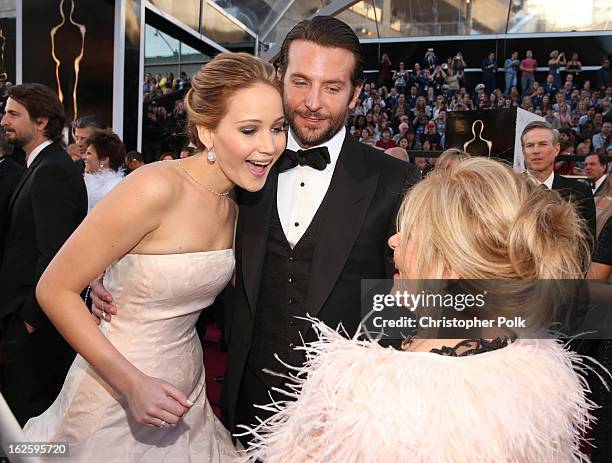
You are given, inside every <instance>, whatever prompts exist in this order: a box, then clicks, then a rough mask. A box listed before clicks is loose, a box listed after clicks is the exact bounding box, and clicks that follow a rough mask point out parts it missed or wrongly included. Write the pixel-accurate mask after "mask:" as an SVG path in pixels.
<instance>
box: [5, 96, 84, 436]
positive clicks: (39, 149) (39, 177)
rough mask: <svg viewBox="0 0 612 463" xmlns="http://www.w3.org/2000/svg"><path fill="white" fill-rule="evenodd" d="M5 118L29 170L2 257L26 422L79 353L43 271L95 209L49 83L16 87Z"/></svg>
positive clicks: (10, 365)
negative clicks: (64, 139)
mask: <svg viewBox="0 0 612 463" xmlns="http://www.w3.org/2000/svg"><path fill="white" fill-rule="evenodd" d="M5 111H6V113H5V115H4V117H3V118H2V127H3V128H4V129H5V132H6V137H7V140H8V141H9V142H11V143H13V144H15V145H17V146H19V147H21V148H22V149H23V151H24V152H25V155H26V160H27V169H26V171H25V172H24V173H23V175H22V176H21V179H20V180H19V183H18V184H17V186H16V187H15V190H14V192H13V195H12V197H11V200H10V202H9V206H8V226H7V230H6V236H5V238H4V243H3V248H4V252H3V256H2V262H1V263H0V391H1V392H2V394H3V395H4V397H5V399H6V401H7V402H8V404H9V406H10V407H11V409H12V411H13V412H14V414H15V416H16V417H17V420H18V421H19V423H20V424H21V425H24V424H25V422H26V421H27V420H28V419H29V418H31V417H32V416H36V415H39V414H40V413H42V412H43V411H44V410H46V409H47V408H48V407H49V406H50V405H51V403H52V402H53V401H54V400H55V398H56V396H57V394H58V392H59V390H60V389H61V386H62V384H63V381H64V378H65V376H66V372H67V371H68V368H69V366H70V363H71V362H72V359H73V358H74V352H73V351H72V349H71V348H70V347H69V346H68V344H67V343H66V342H65V341H64V340H63V338H62V337H61V336H60V335H59V333H58V332H57V330H56V329H55V328H54V327H53V325H52V324H51V323H50V322H49V320H48V319H47V317H46V316H45V314H44V313H43V311H42V310H41V308H40V306H39V305H38V303H37V301H36V296H35V289H36V284H37V282H38V280H39V278H40V276H41V275H42V273H43V271H44V270H45V268H46V267H47V265H48V264H49V262H50V261H51V259H52V258H53V256H54V255H55V254H56V253H57V251H58V250H59V248H60V247H61V246H62V244H63V243H64V241H66V239H67V238H68V237H69V236H70V234H71V233H72V232H73V231H74V229H75V228H76V227H77V226H78V225H79V223H80V222H81V221H82V219H83V218H84V217H85V214H86V213H87V192H86V190H85V184H84V182H83V178H82V176H81V174H80V173H79V171H78V169H77V168H76V167H75V165H74V163H73V162H72V160H71V159H70V157H69V156H68V155H67V154H66V152H65V151H64V150H63V149H62V147H61V146H60V145H59V143H58V140H59V138H60V136H61V131H62V129H63V127H64V122H65V116H64V108H63V107H62V104H61V102H60V101H59V99H58V97H57V95H56V94H55V93H54V92H53V91H52V90H51V89H50V88H48V87H46V86H44V85H41V84H23V85H17V86H14V87H12V88H11V90H10V91H9V98H8V101H7V105H6V110H5Z"/></svg>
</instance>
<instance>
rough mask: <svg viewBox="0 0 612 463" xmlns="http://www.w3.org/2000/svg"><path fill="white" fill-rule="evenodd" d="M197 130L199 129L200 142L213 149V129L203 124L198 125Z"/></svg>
mask: <svg viewBox="0 0 612 463" xmlns="http://www.w3.org/2000/svg"><path fill="white" fill-rule="evenodd" d="M196 130H197V131H198V139H199V140H200V142H201V143H202V144H203V145H204V146H205V147H206V149H211V148H212V147H213V146H214V143H213V133H212V131H211V130H210V129H208V128H206V127H204V126H203V125H196Z"/></svg>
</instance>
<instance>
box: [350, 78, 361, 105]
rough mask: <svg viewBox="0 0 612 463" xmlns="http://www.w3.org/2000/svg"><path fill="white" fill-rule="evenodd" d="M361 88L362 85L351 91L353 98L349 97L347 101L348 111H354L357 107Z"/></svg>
mask: <svg viewBox="0 0 612 463" xmlns="http://www.w3.org/2000/svg"><path fill="white" fill-rule="evenodd" d="M362 88H363V83H362V84H361V85H357V86H356V87H355V88H354V89H353V96H352V97H351V101H349V105H348V107H349V109H355V106H357V102H358V101H359V95H360V94H361V89H362Z"/></svg>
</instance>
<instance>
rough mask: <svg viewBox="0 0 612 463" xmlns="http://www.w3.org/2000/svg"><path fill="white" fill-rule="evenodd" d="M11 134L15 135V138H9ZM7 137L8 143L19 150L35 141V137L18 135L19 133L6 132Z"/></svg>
mask: <svg viewBox="0 0 612 463" xmlns="http://www.w3.org/2000/svg"><path fill="white" fill-rule="evenodd" d="M9 133H11V134H13V136H7V135H8V134H9ZM5 136H6V141H8V142H9V143H10V144H12V145H15V146H18V147H19V148H24V147H25V146H26V145H27V144H28V143H30V142H31V141H32V139H33V136H32V135H30V134H22V135H17V132H6V135H5Z"/></svg>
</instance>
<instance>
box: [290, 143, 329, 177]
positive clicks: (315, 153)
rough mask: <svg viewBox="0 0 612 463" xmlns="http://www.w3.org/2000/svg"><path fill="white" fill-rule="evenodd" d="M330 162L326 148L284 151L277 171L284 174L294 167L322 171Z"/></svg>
mask: <svg viewBox="0 0 612 463" xmlns="http://www.w3.org/2000/svg"><path fill="white" fill-rule="evenodd" d="M330 162H331V159H330V157H329V151H328V149H327V146H317V147H316V148H310V149H307V150H297V152H296V151H293V150H289V149H287V150H285V155H284V156H283V159H282V160H281V162H280V166H279V170H280V171H281V172H285V171H286V170H289V169H293V168H294V167H295V166H298V165H299V166H308V167H312V168H313V169H316V170H323V169H325V168H326V167H327V164H329V163H330Z"/></svg>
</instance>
